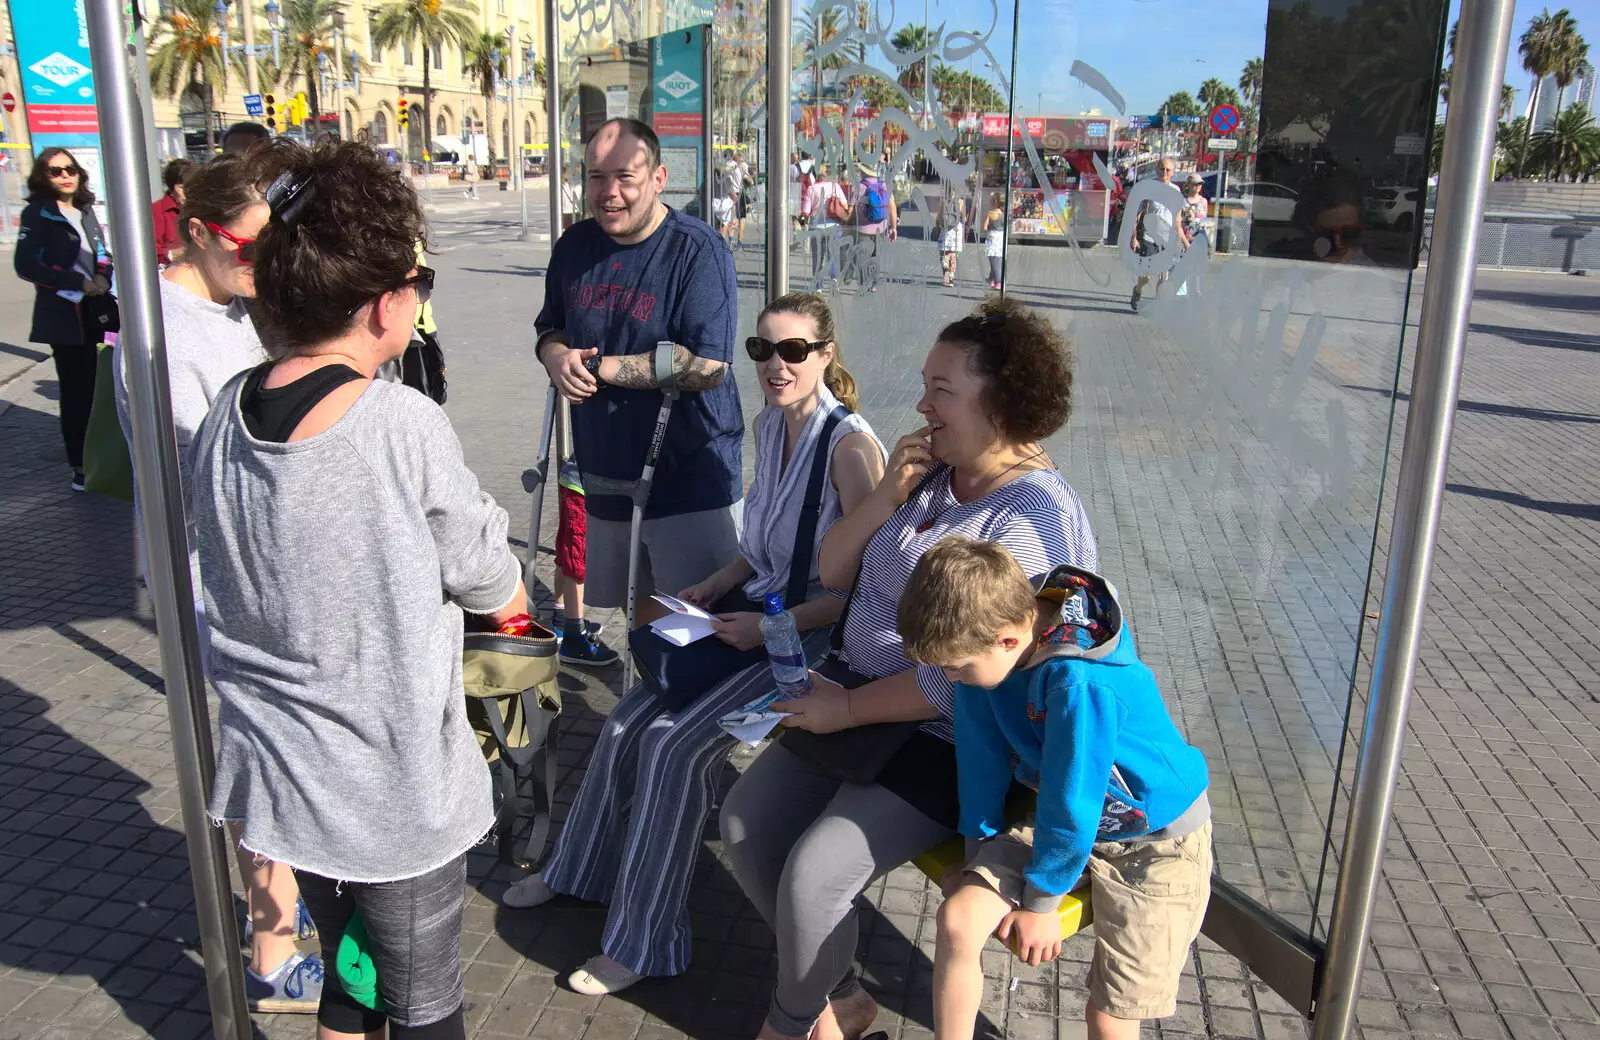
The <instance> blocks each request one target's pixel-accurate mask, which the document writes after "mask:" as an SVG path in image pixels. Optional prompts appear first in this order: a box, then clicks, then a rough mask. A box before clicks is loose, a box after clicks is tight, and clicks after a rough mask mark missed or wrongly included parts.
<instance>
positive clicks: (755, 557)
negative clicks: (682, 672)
mask: <svg viewBox="0 0 1600 1040" xmlns="http://www.w3.org/2000/svg"><path fill="white" fill-rule="evenodd" d="M756 333H757V334H756V335H755V336H752V337H750V339H748V340H746V342H745V350H746V351H747V352H748V353H749V355H750V358H751V360H752V361H753V362H754V363H755V369H756V374H757V375H758V376H759V378H760V384H761V392H762V395H763V397H764V398H765V399H766V403H767V406H766V407H765V408H764V409H763V410H762V412H761V414H760V415H759V416H757V417H756V421H755V442H756V464H755V476H754V480H753V481H752V482H751V485H750V497H749V508H750V523H748V524H746V525H745V527H744V533H743V536H742V538H741V539H740V546H739V555H738V556H737V557H736V558H735V559H734V560H733V561H732V562H730V563H729V564H728V565H727V566H725V567H722V568H720V569H718V570H717V571H715V572H714V573H712V574H710V575H707V576H704V578H703V580H701V581H698V582H696V583H695V584H693V585H691V586H689V587H688V588H685V589H683V590H682V591H680V592H679V593H678V595H679V596H680V597H682V598H683V599H686V600H688V601H689V602H691V603H694V604H696V605H697V606H700V607H701V608H703V609H705V610H708V611H711V612H712V613H714V614H716V615H717V618H718V620H717V623H716V629H717V631H716V635H715V636H714V637H713V638H715V639H718V640H721V641H722V642H723V643H725V644H727V645H729V646H732V647H736V648H738V649H740V650H753V649H755V648H756V647H759V646H761V645H762V635H761V630H760V618H761V615H760V614H759V613H758V612H757V611H756V604H757V603H759V602H760V600H761V598H762V597H763V596H764V595H766V594H769V593H780V594H782V595H784V596H785V598H786V600H791V599H792V600H794V602H792V603H786V606H787V607H788V609H789V610H790V611H791V612H792V613H793V615H794V619H795V624H796V626H797V628H798V629H799V630H800V631H802V632H804V633H806V635H805V636H804V637H803V638H804V645H805V648H806V651H807V656H808V658H809V659H812V660H815V659H816V658H819V657H820V656H821V655H822V653H823V652H824V650H825V649H826V647H827V643H828V626H829V625H830V624H831V623H832V622H833V621H834V620H835V619H836V618H838V616H839V610H840V606H841V601H840V600H839V599H838V598H837V597H834V596H831V595H830V594H829V593H828V592H827V591H826V590H825V589H823V587H822V584H821V582H820V580H819V579H818V578H817V572H816V551H817V545H818V544H819V543H820V541H821V538H822V535H823V533H824V532H825V531H827V529H828V528H829V526H831V525H832V523H833V522H834V521H835V520H836V519H838V518H839V517H840V516H841V515H843V514H844V513H848V512H849V511H850V510H852V509H854V508H855V506H856V505H857V504H858V503H860V502H861V501H863V500H864V499H865V498H866V497H867V495H868V494H869V493H870V492H871V491H872V488H873V486H874V485H875V484H876V483H877V481H878V479H879V478H880V477H881V476H882V473H883V461H884V451H883V445H882V444H881V443H880V442H879V441H878V439H877V436H876V435H875V434H874V433H873V432H872V428H871V426H869V425H868V424H867V422H866V420H865V419H863V418H861V416H859V415H856V414H854V408H855V407H856V405H857V404H858V401H857V397H856V387H855V380H854V379H853V378H852V377H851V376H850V374H849V373H848V372H847V371H845V368H844V364H843V362H842V359H841V357H840V348H839V344H838V343H837V341H836V336H837V334H836V333H835V331H834V325H833V315H832V314H831V313H830V312H829V310H828V306H827V304H826V303H825V302H823V300H822V298H821V297H820V296H816V295H813V294H810V293H793V294H791V295H789V296H785V297H782V298H780V299H778V300H776V301H774V302H773V303H771V304H769V305H768V306H767V308H766V310H765V311H763V312H762V315H761V319H760V321H759V322H758V323H757V325H756ZM819 467H820V468H819ZM814 474H815V475H816V476H815V478H814V476H813V475H814ZM814 479H815V480H816V481H817V483H816V484H815V485H813V480H814ZM813 494H815V495H816V496H817V497H816V498H815V500H814V502H813V499H812V497H811V496H812V495H813ZM808 507H810V508H814V509H815V513H814V514H813V515H814V516H815V523H814V526H813V527H812V529H811V531H810V532H809V535H810V537H809V539H807V538H806V532H804V531H803V530H802V515H801V514H802V513H803V512H807V511H808ZM796 589H799V590H801V594H800V595H793V592H794V590H796ZM772 681H773V680H772V669H771V666H770V664H769V663H768V661H767V660H766V659H764V658H762V659H759V660H756V661H754V662H752V663H750V664H747V665H745V666H744V667H741V668H739V669H738V670H737V671H734V672H732V673H731V674H724V675H722V676H721V677H719V678H716V679H714V680H713V681H711V682H710V683H708V684H707V687H706V688H705V689H704V690H702V691H696V696H694V698H693V700H692V701H691V702H690V703H689V704H687V705H686V706H685V707H682V708H680V709H679V710H676V711H673V710H669V709H667V708H666V707H665V706H663V704H662V703H661V701H660V700H658V699H657V697H656V695H655V694H654V693H653V692H652V691H651V690H650V689H649V688H647V687H646V686H645V684H644V683H639V684H636V685H635V686H634V687H633V689H631V690H629V691H628V692H627V693H626V695H625V696H624V697H623V698H622V700H620V701H618V702H617V706H616V707H615V708H613V709H612V711H611V715H610V717H609V718H607V720H606V724H605V726H604V727H603V728H602V729H601V732H600V739H599V741H598V742H597V743H596V745H595V748H594V751H593V754H592V755H591V756H590V759H589V765H588V768H587V770H586V771H585V773H584V778H583V784H582V785H581V787H580V788H579V790H578V794H577V797H576V798H575V799H574V800H573V803H572V808H571V810H570V811H569V812H568V814H567V823H566V826H565V827H564V828H563V829H562V832H561V837H560V838H559V839H558V840H557V842H556V848H555V852H554V853H553V854H552V856H551V858H550V860H549V862H548V863H547V864H546V865H545V868H544V870H543V871H542V872H541V873H539V874H534V875H531V876H529V877H527V878H524V879H523V880H521V881H519V882H517V883H516V884H514V885H512V886H511V887H510V888H509V889H507V890H506V893H505V903H506V905H507V906H513V907H524V906H537V905H539V904H541V903H544V902H547V901H548V900H550V899H552V898H554V897H555V896H556V895H557V894H558V893H561V894H565V895H571V896H576V897H578V898H580V899H589V900H593V901H596V902H602V903H605V904H607V905H608V906H609V907H610V910H609V912H608V913H607V915H606V925H605V931H604V933H603V935H602V938H601V947H600V954H599V955H598V956H595V957H591V958H590V959H589V961H588V962H587V963H586V964H585V965H584V966H583V967H582V968H580V969H579V970H578V971H576V972H574V973H573V974H572V975H571V976H570V978H569V979H568V984H569V985H570V986H572V988H573V989H575V990H577V991H578V992H580V993H585V994H590V995H600V994H604V993H615V992H617V991H619V990H621V989H625V988H626V987H628V986H631V985H633V984H634V983H635V982H638V981H639V980H640V979H642V978H644V977H646V976H649V975H677V974H680V973H682V972H683V971H686V970H687V969H688V967H689V957H690V953H691V951H692V950H693V947H694V943H693V936H692V934H691V932H690V920H689V908H688V895H689V885H690V882H691V880H692V879H693V876H694V873H695V869H694V868H695V860H696V858H697V857H698V855H699V851H700V838H701V835H702V833H703V831H704V829H705V822H706V818H707V817H708V816H709V815H710V814H711V808H712V803H713V800H714V798H715V796H716V791H717V782H716V778H717V776H718V774H719V772H720V770H721V768H722V764H723V762H724V760H725V759H726V758H727V754H728V751H729V750H730V749H731V748H732V746H733V745H734V743H735V741H734V739H733V738H732V737H731V736H729V735H728V734H727V733H726V732H725V731H724V730H723V729H722V727H721V726H720V725H719V724H718V720H719V719H720V718H721V717H722V716H723V715H725V714H727V713H728V712H730V711H736V710H738V709H739V708H740V707H742V706H743V705H745V704H747V703H749V702H750V701H751V700H754V699H755V698H757V697H759V696H761V695H762V694H763V693H765V692H766V691H768V690H770V689H771V688H772Z"/></svg>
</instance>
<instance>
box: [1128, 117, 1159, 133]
mask: <svg viewBox="0 0 1600 1040" xmlns="http://www.w3.org/2000/svg"><path fill="white" fill-rule="evenodd" d="M1155 119H1156V117H1155V116H1129V117H1128V129H1129V130H1143V129H1144V128H1145V127H1147V126H1149V125H1150V124H1151V123H1153V122H1155Z"/></svg>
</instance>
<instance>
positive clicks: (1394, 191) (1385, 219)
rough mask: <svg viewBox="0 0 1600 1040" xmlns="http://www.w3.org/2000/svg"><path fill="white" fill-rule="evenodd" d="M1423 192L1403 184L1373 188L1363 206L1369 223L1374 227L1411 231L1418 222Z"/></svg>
mask: <svg viewBox="0 0 1600 1040" xmlns="http://www.w3.org/2000/svg"><path fill="white" fill-rule="evenodd" d="M1421 194H1422V193H1421V192H1420V191H1418V190H1417V189H1416V188H1407V187H1405V186H1403V185H1393V186H1390V187H1381V188H1374V189H1372V193H1371V194H1369V195H1368V196H1367V199H1366V204H1365V206H1363V209H1364V210H1365V214H1366V220H1367V223H1368V224H1370V225H1372V226H1373V227H1391V228H1394V229H1395V230H1396V231H1410V230H1411V228H1412V226H1413V225H1415V224H1416V222H1417V215H1418V209H1417V206H1418V203H1419V202H1420V201H1421Z"/></svg>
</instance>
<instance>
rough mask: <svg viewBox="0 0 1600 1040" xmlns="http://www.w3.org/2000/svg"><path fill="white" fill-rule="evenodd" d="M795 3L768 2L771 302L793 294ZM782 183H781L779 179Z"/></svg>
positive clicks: (768, 226) (769, 273) (768, 231)
mask: <svg viewBox="0 0 1600 1040" xmlns="http://www.w3.org/2000/svg"><path fill="white" fill-rule="evenodd" d="M790 3H791V0H768V2H767V300H768V302H771V301H772V300H776V299H777V298H778V297H780V296H782V295H783V294H784V293H786V292H788V291H789V148H790V139H791V138H792V137H794V126H793V124H791V123H790V122H789V86H790V83H789V78H790V76H791V75H792V73H793V70H792V69H790V67H789V36H790V29H789V23H790V20H791V18H792V17H793V16H792V14H791V13H790ZM780 174H781V176H782V180H781V181H780V180H779V176H780Z"/></svg>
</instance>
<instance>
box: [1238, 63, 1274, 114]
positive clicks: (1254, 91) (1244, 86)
mask: <svg viewBox="0 0 1600 1040" xmlns="http://www.w3.org/2000/svg"><path fill="white" fill-rule="evenodd" d="M1266 70H1267V66H1266V63H1265V62H1263V61H1262V60H1261V59H1260V58H1251V59H1250V60H1249V61H1247V62H1245V63H1244V71H1243V72H1241V73H1240V74H1239V93H1241V94H1243V95H1244V99H1245V101H1247V102H1249V103H1250V104H1252V105H1254V104H1257V103H1258V102H1260V100H1261V78H1262V76H1263V75H1265V73H1266Z"/></svg>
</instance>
